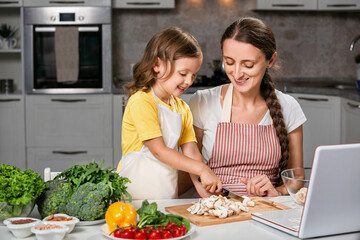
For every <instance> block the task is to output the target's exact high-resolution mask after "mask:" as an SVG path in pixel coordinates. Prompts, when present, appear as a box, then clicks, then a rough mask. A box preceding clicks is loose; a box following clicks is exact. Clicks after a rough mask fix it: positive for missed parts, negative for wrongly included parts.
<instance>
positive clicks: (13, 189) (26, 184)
mask: <svg viewBox="0 0 360 240" xmlns="http://www.w3.org/2000/svg"><path fill="white" fill-rule="evenodd" d="M45 187H46V184H45V183H44V181H43V180H42V178H41V176H40V175H39V174H38V173H35V172H34V171H33V170H30V169H27V170H24V171H21V170H20V169H19V168H17V167H14V166H10V165H7V164H1V166H0V202H7V203H9V204H11V205H20V204H22V205H26V204H28V203H29V202H30V201H32V200H35V199H36V198H37V197H39V196H40V194H41V193H42V192H43V190H44V189H45Z"/></svg>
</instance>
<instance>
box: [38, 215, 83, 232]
mask: <svg viewBox="0 0 360 240" xmlns="http://www.w3.org/2000/svg"><path fill="white" fill-rule="evenodd" d="M54 216H55V217H56V216H63V217H67V218H70V217H71V218H72V220H69V221H48V220H47V219H48V218H49V217H50V216H47V217H46V218H44V219H43V222H44V223H47V224H58V223H59V224H61V225H65V226H67V227H68V228H69V230H68V231H67V233H70V232H71V231H72V230H73V229H74V227H75V225H76V224H77V223H78V222H80V220H79V219H78V218H76V217H73V216H69V215H66V214H62V213H57V214H54Z"/></svg>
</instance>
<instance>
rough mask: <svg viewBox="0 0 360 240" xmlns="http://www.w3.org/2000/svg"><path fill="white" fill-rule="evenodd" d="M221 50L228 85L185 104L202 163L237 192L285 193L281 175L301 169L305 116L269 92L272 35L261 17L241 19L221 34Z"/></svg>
mask: <svg viewBox="0 0 360 240" xmlns="http://www.w3.org/2000/svg"><path fill="white" fill-rule="evenodd" d="M221 47H222V51H223V61H224V69H225V72H226V74H227V76H228V78H229V80H230V82H231V83H230V84H226V85H222V86H218V87H215V88H212V89H207V90H202V91H198V92H197V93H196V94H195V95H194V96H193V97H192V99H191V101H190V108H191V110H192V113H193V115H194V126H195V133H196V137H197V139H198V145H199V148H200V149H201V150H202V154H203V157H204V161H205V162H207V164H208V165H209V166H210V168H211V169H212V170H213V171H214V172H215V173H216V174H217V175H218V176H219V178H220V180H221V182H222V183H223V186H224V187H227V188H230V189H231V190H232V191H234V192H237V193H238V194H248V195H258V196H278V195H283V194H287V191H286V189H285V187H284V185H283V184H282V183H281V178H280V172H281V171H282V170H284V169H285V168H294V167H302V166H303V163H302V124H303V123H304V122H305V121H306V118H305V115H304V113H303V111H302V110H301V107H300V105H299V104H298V102H297V101H296V100H295V99H294V98H293V97H291V96H289V95H287V94H284V93H282V92H280V91H278V90H275V88H274V84H273V81H272V78H271V75H270V74H269V69H270V68H271V67H272V66H273V65H274V62H275V59H276V56H277V52H276V41H275V37H274V34H273V32H272V30H271V28H270V27H269V26H268V25H267V24H266V23H264V22H263V21H262V20H260V19H256V18H250V17H248V18H241V19H239V20H238V21H236V22H234V23H232V24H231V25H230V26H229V27H228V28H227V29H226V30H225V32H224V34H223V36H222V38H221Z"/></svg>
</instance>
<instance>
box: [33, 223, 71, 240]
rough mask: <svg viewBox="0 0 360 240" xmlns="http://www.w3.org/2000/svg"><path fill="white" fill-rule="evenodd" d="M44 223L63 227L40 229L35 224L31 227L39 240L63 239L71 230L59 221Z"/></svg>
mask: <svg viewBox="0 0 360 240" xmlns="http://www.w3.org/2000/svg"><path fill="white" fill-rule="evenodd" d="M42 225H58V226H60V227H61V228H54V229H46V230H39V229H35V227H36V226H33V227H32V228H31V232H33V233H35V235H36V238H37V239H38V240H62V239H63V238H64V237H65V234H66V232H67V231H68V230H69V227H67V226H65V225H62V224H58V223H51V224H47V223H44V224H42ZM39 226H40V225H39Z"/></svg>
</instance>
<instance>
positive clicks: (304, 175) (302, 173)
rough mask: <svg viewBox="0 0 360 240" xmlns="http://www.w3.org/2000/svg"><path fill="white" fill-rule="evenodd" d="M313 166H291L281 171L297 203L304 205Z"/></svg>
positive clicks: (288, 189) (287, 187) (286, 185)
mask: <svg viewBox="0 0 360 240" xmlns="http://www.w3.org/2000/svg"><path fill="white" fill-rule="evenodd" d="M310 172H311V168H291V169H287V170H284V171H282V172H281V178H282V180H283V182H284V184H285V187H286V189H287V191H288V192H289V194H290V196H291V197H292V199H294V201H295V202H296V203H297V204H300V205H304V203H305V199H306V194H307V189H308V185H309V178H310Z"/></svg>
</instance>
